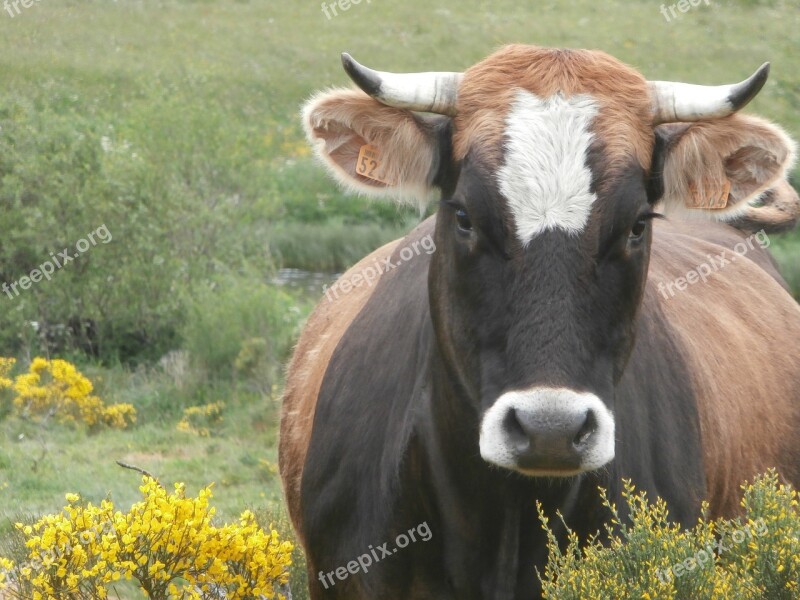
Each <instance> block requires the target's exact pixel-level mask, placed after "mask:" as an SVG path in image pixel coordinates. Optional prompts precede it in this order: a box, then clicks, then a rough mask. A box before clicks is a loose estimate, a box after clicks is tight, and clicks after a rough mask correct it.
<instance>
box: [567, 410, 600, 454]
mask: <svg viewBox="0 0 800 600" xmlns="http://www.w3.org/2000/svg"><path fill="white" fill-rule="evenodd" d="M595 431H597V417H596V416H595V414H594V411H593V410H589V411H587V412H586V420H585V421H584V422H583V425H582V426H581V428H580V430H579V431H578V433H577V434H576V435H575V438H574V439H573V440H572V445H573V446H575V447H576V448H577V447H580V446H582V445H583V444H585V443H586V441H587V440H588V439H589V438H590V437H592V435H594V433H595Z"/></svg>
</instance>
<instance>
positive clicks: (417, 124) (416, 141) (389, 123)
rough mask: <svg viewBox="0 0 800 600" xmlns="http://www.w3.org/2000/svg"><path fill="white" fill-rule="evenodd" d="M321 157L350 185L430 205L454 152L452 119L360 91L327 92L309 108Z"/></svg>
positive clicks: (310, 130) (306, 117)
mask: <svg viewBox="0 0 800 600" xmlns="http://www.w3.org/2000/svg"><path fill="white" fill-rule="evenodd" d="M303 124H304V126H305V130H306V135H307V136H308V139H309V142H310V143H311V145H312V146H313V148H314V151H315V153H316V155H317V157H318V158H319V159H320V160H321V161H322V163H323V164H324V165H325V167H326V168H327V170H328V171H329V172H330V173H331V175H332V176H333V177H334V178H335V179H336V180H337V181H339V183H341V184H342V185H343V186H344V187H345V188H346V189H349V190H351V191H354V192H357V193H360V194H364V195H367V196H373V197H388V198H392V199H395V200H398V201H400V202H414V203H416V204H418V205H419V206H420V207H422V206H424V205H425V204H427V202H428V201H429V200H430V198H431V196H432V192H433V190H434V188H435V187H436V186H437V180H438V176H439V170H440V165H442V164H443V163H444V162H445V160H443V158H444V156H445V155H446V154H448V153H449V151H448V150H447V147H449V144H450V135H449V128H450V119H449V118H448V117H443V116H438V115H437V116H431V117H423V116H421V115H420V114H418V113H414V112H412V111H410V110H406V109H401V108H393V107H390V106H386V105H384V104H381V103H380V102H378V101H377V100H374V99H373V98H371V97H370V96H368V95H366V94H365V93H363V92H361V91H360V90H346V89H338V90H331V91H328V92H323V93H321V94H318V95H317V96H315V97H314V98H312V99H311V100H310V101H309V102H308V103H307V104H306V105H305V107H304V108H303Z"/></svg>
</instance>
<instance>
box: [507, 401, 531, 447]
mask: <svg viewBox="0 0 800 600" xmlns="http://www.w3.org/2000/svg"><path fill="white" fill-rule="evenodd" d="M503 429H504V430H505V432H506V435H508V438H509V439H510V440H511V442H512V443H513V444H514V446H515V447H516V448H517V449H518V450H525V449H526V448H527V447H528V446H530V443H531V442H530V437H529V436H528V434H527V433H525V429H524V428H523V427H522V423H520V422H519V418H518V416H517V411H516V410H515V409H513V408H512V409H511V410H509V411H508V412H507V413H506V416H505V417H504V418H503Z"/></svg>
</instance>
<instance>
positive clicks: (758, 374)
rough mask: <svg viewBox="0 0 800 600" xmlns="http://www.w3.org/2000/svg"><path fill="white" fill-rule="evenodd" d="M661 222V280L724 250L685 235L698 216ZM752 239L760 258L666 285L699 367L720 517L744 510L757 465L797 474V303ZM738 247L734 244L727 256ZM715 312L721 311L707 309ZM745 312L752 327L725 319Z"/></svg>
mask: <svg viewBox="0 0 800 600" xmlns="http://www.w3.org/2000/svg"><path fill="white" fill-rule="evenodd" d="M657 227H658V232H657V234H656V235H655V236H654V241H653V249H652V260H651V263H650V271H649V274H648V277H649V279H650V281H651V282H652V283H655V284H656V285H657V284H658V282H660V281H662V282H664V283H665V284H667V283H669V282H672V281H674V280H675V278H677V277H683V276H685V275H686V273H687V272H688V271H691V270H694V269H697V267H698V266H699V265H701V264H703V263H709V259H708V256H707V255H709V254H711V255H712V256H717V255H719V253H720V251H721V249H720V246H718V245H716V244H711V243H709V242H705V241H701V240H699V239H697V237H695V236H694V235H692V236H690V235H687V232H688V231H691V230H692V229H693V228H697V229H695V231H697V232H700V231H701V228H702V225H700V224H698V225H695V226H690V225H688V224H682V225H681V226H680V229H677V228H676V227H675V226H673V225H671V224H669V223H658V225H657ZM738 242H741V237H740V236H739V235H738V234H736V233H735V232H733V230H731V235H730V239H729V240H727V241H726V242H723V241H721V240H717V243H725V245H726V246H727V247H732V246H733V245H735V244H736V243H738ZM755 248H756V249H755V250H750V251H749V254H751V256H750V258H752V259H753V260H748V259H747V258H743V257H739V258H737V259H736V260H735V261H731V263H730V264H728V265H726V266H725V267H723V268H722V269H721V270H720V271H719V272H717V273H714V274H712V275H711V276H710V277H709V278H708V281H707V282H706V283H703V282H702V281H698V282H697V283H695V284H693V285H690V286H689V287H688V288H687V289H686V290H684V291H679V292H677V294H675V296H674V297H669V298H666V299H665V298H663V297H662V296H661V295H660V294H659V300H660V303H661V305H662V307H663V309H664V311H665V313H666V315H667V317H668V319H669V321H670V323H671V324H672V325H674V327H675V329H676V331H677V332H678V334H679V336H680V338H681V340H682V345H683V347H684V349H685V351H686V353H687V355H686V356H685V357H684V358H685V359H688V363H689V366H690V369H691V371H692V374H693V382H692V383H693V387H694V389H695V392H696V394H697V406H698V410H699V414H700V429H701V434H702V444H703V453H704V456H705V471H706V480H707V483H708V495H707V500H708V501H709V502H710V505H711V509H712V511H713V516H722V515H727V516H730V515H733V514H736V513H738V512H740V507H739V500H740V498H741V490H740V488H739V486H740V484H741V483H742V482H743V481H745V480H752V478H753V476H754V475H755V474H757V473H763V472H765V471H766V470H767V469H769V468H772V467H778V468H779V469H781V468H782V472H783V475H784V476H786V477H787V478H789V479H790V480H794V481H797V480H798V479H799V478H800V456H797V450H796V445H797V444H796V441H795V440H796V436H797V423H798V422H800V404H798V403H797V396H796V394H797V389H798V388H800V373H798V372H797V370H796V366H797V357H796V356H795V355H794V354H792V352H791V349H792V348H795V347H796V345H797V344H796V340H798V339H800V326H798V323H800V306H798V305H797V303H796V302H795V301H794V300H793V299H792V298H791V296H790V295H789V293H788V292H786V291H785V290H784V289H782V288H781V287H780V286H777V285H775V282H774V280H773V279H772V277H771V276H770V275H769V274H768V272H767V271H765V270H764V269H763V268H762V267H761V266H759V265H757V264H756V262H754V261H755V260H758V259H760V258H765V255H763V256H762V257H759V256H757V255H758V253H759V252H758V245H757V244H756V245H755ZM733 255H734V253H733V252H732V251H729V252H728V253H727V254H726V258H729V259H730V257H731V256H733ZM745 256H747V255H745ZM708 314H714V315H716V316H717V318H715V319H711V318H705V315H708ZM720 317H721V318H720ZM742 318H744V319H745V320H746V322H748V323H749V324H750V325H751V326H750V327H744V328H741V327H734V326H732V325H728V324H733V323H737V322H740V321H739V319H742ZM776 332H780V333H779V335H778V337H777V338H776ZM776 348H780V349H782V350H776ZM722 357H724V359H723V358H722ZM786 469H793V470H794V472H786Z"/></svg>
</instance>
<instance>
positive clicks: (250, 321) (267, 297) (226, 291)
mask: <svg viewBox="0 0 800 600" xmlns="http://www.w3.org/2000/svg"><path fill="white" fill-rule="evenodd" d="M187 306H188V315H187V320H186V323H185V325H184V326H183V328H182V331H181V333H182V336H183V339H184V347H185V349H186V350H187V351H188V352H189V356H190V358H191V360H192V362H193V363H194V364H196V365H197V366H198V367H200V368H201V369H203V370H205V371H206V372H207V373H208V374H210V375H212V376H218V377H224V378H229V377H232V376H233V374H234V369H235V366H236V364H237V363H236V361H237V358H239V359H240V361H239V364H240V366H245V365H244V363H243V361H246V356H245V355H246V354H248V353H249V352H250V351H251V350H253V348H251V347H252V346H253V342H252V340H253V339H254V338H261V339H263V340H265V341H266V347H261V348H260V349H259V350H258V354H259V356H258V362H259V363H261V364H262V365H263V368H264V369H268V368H271V369H273V370H275V369H276V365H277V363H278V362H280V361H282V360H283V359H285V358H286V357H287V355H288V353H289V350H290V348H291V343H292V339H293V338H294V336H295V335H296V333H297V331H298V329H299V326H300V322H301V319H302V317H301V314H300V311H299V309H298V308H297V307H296V306H295V302H294V300H293V299H292V297H291V296H289V295H288V294H287V293H286V292H284V291H283V290H281V289H279V288H276V287H274V286H271V285H269V284H267V283H266V282H264V274H263V273H258V272H250V273H245V274H241V275H235V274H229V275H226V276H222V277H219V278H216V279H214V280H213V281H210V282H208V283H206V284H204V285H201V286H198V287H197V288H196V289H195V291H194V292H193V293H192V295H191V297H190V298H189V299H187ZM251 366H252V365H251ZM261 375H262V374H259V376H261ZM266 375H271V374H266Z"/></svg>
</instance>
